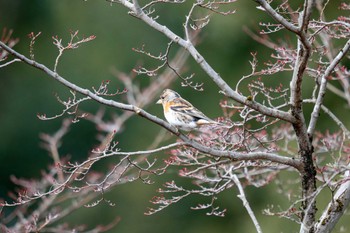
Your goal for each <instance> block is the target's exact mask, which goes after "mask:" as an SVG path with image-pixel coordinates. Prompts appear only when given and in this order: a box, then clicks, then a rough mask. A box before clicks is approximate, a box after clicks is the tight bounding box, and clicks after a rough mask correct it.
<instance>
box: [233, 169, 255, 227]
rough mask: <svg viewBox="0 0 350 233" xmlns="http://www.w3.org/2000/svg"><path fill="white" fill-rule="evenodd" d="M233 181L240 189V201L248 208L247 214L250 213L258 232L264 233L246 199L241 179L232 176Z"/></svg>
mask: <svg viewBox="0 0 350 233" xmlns="http://www.w3.org/2000/svg"><path fill="white" fill-rule="evenodd" d="M232 180H233V182H234V183H235V184H236V186H237V188H238V191H239V195H237V197H238V198H239V199H241V200H242V202H243V206H244V207H245V208H246V210H247V212H248V214H249V217H250V218H251V219H252V221H253V223H254V226H255V229H256V231H257V232H258V233H262V230H261V227H260V225H259V222H258V220H257V219H256V217H255V215H254V212H253V210H252V208H250V205H249V202H248V201H247V198H246V197H245V194H244V190H243V187H242V185H241V182H240V181H239V179H238V177H237V175H236V174H234V175H233V176H232Z"/></svg>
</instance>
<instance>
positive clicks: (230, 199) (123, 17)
mask: <svg viewBox="0 0 350 233" xmlns="http://www.w3.org/2000/svg"><path fill="white" fill-rule="evenodd" d="M336 2H337V1H336ZM189 4H190V3H189ZM189 4H184V5H167V4H164V5H159V6H158V7H157V10H158V13H159V15H160V19H159V21H160V22H162V23H164V24H166V25H169V28H171V29H173V30H174V31H175V32H177V33H179V34H180V35H182V23H183V21H184V17H185V14H186V10H188V7H189V6H190V5H189ZM255 7H256V5H255V4H254V2H253V1H238V2H237V3H236V4H235V8H236V9H237V13H236V14H234V15H231V16H228V17H224V16H220V15H214V16H213V17H212V21H211V23H210V24H209V25H208V27H207V28H205V29H204V30H203V32H202V33H201V41H202V42H201V43H200V45H199V46H198V48H199V51H200V52H202V54H203V56H204V57H205V58H206V59H207V60H208V62H209V63H210V64H211V65H212V66H213V67H214V68H215V69H216V70H217V71H218V72H219V73H220V74H221V76H222V77H224V79H225V80H226V81H228V83H229V84H232V85H233V84H234V83H236V81H237V80H238V78H239V77H241V76H242V75H244V74H248V73H249V71H250V65H249V63H248V61H249V60H250V59H251V56H250V52H254V51H258V58H259V60H261V61H262V60H264V59H265V60H267V59H268V58H269V56H270V54H271V52H272V51H271V50H269V49H267V48H265V47H262V46H261V45H259V44H258V43H256V42H255V41H253V40H252V39H251V38H250V37H249V36H248V35H247V34H246V33H244V31H243V26H247V27H249V28H251V29H253V30H255V29H258V28H257V27H258V26H257V25H258V22H260V21H263V20H268V21H270V19H269V18H268V16H267V15H266V14H265V13H263V12H261V11H259V10H257V9H256V8H255ZM5 27H6V28H8V29H13V30H14V37H18V38H20V43H19V44H18V45H16V46H15V49H16V50H17V51H20V52H22V53H24V54H26V55H28V54H29V38H28V37H27V34H29V33H30V32H34V33H36V32H39V31H40V32H42V35H41V36H40V37H39V38H38V39H37V41H36V44H35V58H36V60H37V61H39V62H42V63H44V64H45V65H47V66H48V67H51V68H52V67H53V65H54V60H55V58H56V55H57V49H56V47H55V46H54V45H53V44H52V39H51V37H52V36H55V35H58V36H59V37H62V38H63V39H64V40H66V41H67V40H68V39H69V31H70V30H79V35H86V36H89V35H92V34H93V35H96V37H97V38H96V39H95V40H94V41H93V42H89V43H87V44H84V45H83V46H82V47H81V48H79V49H78V50H74V51H68V52H66V53H65V54H64V55H63V59H62V60H61V63H60V65H59V67H58V72H59V73H60V74H61V75H62V76H63V77H65V78H67V79H68V80H70V81H72V82H73V83H76V84H78V85H81V86H83V87H87V88H90V87H91V86H98V85H99V84H100V83H101V81H102V80H112V86H114V87H115V88H116V89H118V88H119V89H123V88H124V87H123V86H122V85H121V83H120V82H119V81H118V80H117V79H116V78H115V77H114V76H113V74H112V70H113V69H117V70H119V71H122V72H125V73H127V74H128V73H131V72H132V69H133V68H134V67H135V66H136V65H137V64H140V63H141V64H145V65H150V66H152V65H153V66H155V65H156V64H154V63H152V62H153V61H151V60H150V59H148V58H147V57H143V56H141V55H140V54H137V53H135V52H133V51H132V48H137V47H141V46H142V45H143V44H145V45H146V49H147V50H149V51H151V52H153V53H154V54H158V53H159V52H161V51H164V49H165V48H166V44H167V43H168V40H167V39H166V38H165V37H164V36H162V35H160V33H158V32H156V31H154V30H153V29H150V28H148V27H147V26H145V24H144V23H143V22H141V21H139V20H137V19H135V18H133V17H131V16H129V15H128V14H127V10H126V9H124V8H123V7H122V6H120V5H117V4H115V5H110V4H109V3H108V2H106V1H92V0H90V1H78V0H74V1H73V0H71V1H55V0H31V1H21V0H11V1H6V0H0V29H1V28H5ZM275 37H279V38H284V39H287V40H291V41H293V38H290V37H289V35H288V33H286V32H283V33H277V34H276V35H275ZM173 53H175V50H174V51H173ZM187 68H188V69H187V70H188V73H195V74H196V76H195V80H194V81H195V82H204V89H205V91H204V93H202V92H194V91H193V90H192V89H190V88H182V87H181V85H180V81H176V82H175V83H174V84H173V86H172V88H174V89H175V90H177V91H178V92H180V93H181V95H182V96H183V97H185V98H186V99H188V100H190V101H191V102H192V103H193V104H194V105H195V106H197V107H198V108H199V109H202V110H203V111H204V112H205V113H206V114H207V115H208V116H210V117H212V118H215V117H217V116H220V115H221V109H220V107H219V105H218V103H219V101H220V98H221V96H220V95H219V94H218V89H217V88H216V87H215V85H213V83H212V82H211V81H210V80H209V79H208V78H207V77H206V76H205V74H204V73H203V72H202V71H201V70H200V69H199V67H198V65H196V64H195V63H194V62H193V61H192V60H189V61H188V65H187ZM286 77H288V74H286ZM286 77H282V76H280V77H274V78H273V79H272V80H271V81H270V84H271V85H276V86H277V85H279V83H285V84H286V83H287V82H286ZM154 78H157V77H153V79H154ZM150 79H151V78H149V77H146V76H141V75H140V76H137V77H136V78H135V80H134V81H135V82H138V83H140V85H141V86H145V85H147V84H148V83H149V82H150ZM0 83H1V84H0V129H1V130H0V198H2V199H7V194H8V192H9V191H12V190H14V189H15V187H14V186H13V184H12V183H11V180H10V176H12V175H13V176H16V177H25V178H38V177H40V175H41V172H42V171H43V170H45V169H46V168H47V166H48V164H50V163H51V162H52V161H51V159H50V157H49V156H48V155H47V152H46V151H45V150H44V149H42V148H41V147H40V139H39V134H40V133H41V132H45V133H53V132H55V131H56V130H57V129H58V128H59V126H60V125H61V121H60V119H56V120H53V121H41V120H39V119H38V118H37V117H36V114H37V113H46V114H47V115H48V116H50V115H55V114H57V113H59V112H60V109H61V106H60V105H59V104H58V103H57V101H56V99H55V93H58V94H59V95H60V96H61V97H62V98H63V97H64V96H65V95H67V94H68V91H67V90H66V88H64V87H62V86H61V85H60V84H58V83H56V82H55V81H53V80H52V79H50V78H48V77H46V76H45V74H43V73H41V72H38V71H37V70H34V69H33V68H31V67H28V66H26V65H23V64H20V63H15V64H13V65H11V66H7V67H5V68H3V69H0ZM306 84H307V82H306ZM310 91H312V86H307V85H306V86H305V92H306V93H309V92H310ZM116 98H121V97H116ZM333 98H334V96H332V95H328V96H327V99H326V104H327V102H328V103H331V102H332V101H333V102H332V103H333V104H332V108H333V110H335V113H336V114H338V115H339V116H344V115H345V116H346V114H347V112H348V109H345V110H344V105H345V103H342V102H339V101H334V99H333ZM81 108H82V109H84V110H87V111H90V112H95V111H96V110H97V109H98V108H99V105H98V104H96V103H93V102H90V103H88V104H86V103H85V104H84V105H82V106H81ZM148 111H150V112H151V113H153V114H156V115H157V116H162V110H161V108H160V106H157V105H151V106H150V107H149V108H148ZM114 112H116V110H114V109H108V114H109V115H111V114H112V113H114ZM117 112H118V111H117ZM108 114H107V116H108ZM347 124H348V125H349V123H347ZM321 125H323V126H324V127H325V128H326V127H327V128H328V129H329V130H330V131H332V130H334V128H332V125H330V124H329V122H327V119H324V120H323V122H321ZM125 129H126V130H124V131H122V132H121V133H120V134H118V135H117V137H116V140H117V141H119V142H120V144H119V145H120V147H121V149H122V150H125V151H130V150H139V149H143V148H146V147H147V145H149V144H150V143H151V142H152V138H154V137H155V135H156V134H157V132H158V131H159V130H160V129H159V127H158V126H155V125H152V124H150V123H149V122H146V121H145V120H143V119H140V118H138V117H132V118H131V119H130V120H129V121H128V122H127V125H126V128H125ZM96 132H97V131H96V129H95V127H94V125H93V124H91V123H89V122H87V121H84V120H82V121H80V122H79V123H78V124H74V125H73V126H72V127H71V131H70V133H69V134H68V135H67V136H66V137H65V139H64V142H63V143H64V144H63V147H62V148H61V151H60V153H61V154H62V155H69V156H70V157H71V160H72V161H81V160H83V159H84V158H85V157H86V154H87V153H88V152H89V151H90V150H91V149H92V148H93V145H94V144H96V143H97V140H96ZM166 156H168V155H167V154H159V155H158V157H159V158H160V159H162V158H163V157H166ZM176 176H177V174H176V173H175V172H171V171H168V174H167V175H166V176H165V177H160V178H157V182H156V183H155V184H154V185H151V186H146V185H145V184H142V183H141V182H134V183H131V184H126V185H122V186H119V187H117V188H116V189H114V190H113V191H112V192H110V193H108V198H109V199H111V200H113V201H114V202H115V203H116V206H115V207H109V206H107V205H104V204H100V205H98V206H97V207H94V208H83V209H81V210H79V211H77V212H76V213H74V214H73V215H72V216H71V217H69V218H67V219H66V220H67V221H68V222H69V223H70V224H72V225H77V224H87V225H91V226H94V225H98V224H103V223H108V222H109V221H111V220H112V219H114V218H115V217H116V216H120V217H121V220H122V221H121V222H120V223H119V224H118V225H117V227H116V229H115V231H118V232H164V231H166V232H169V233H171V232H179V231H181V232H189V233H191V232H203V233H205V232H221V231H224V232H225V231H231V232H232V231H233V232H253V231H254V228H253V225H252V223H251V221H250V219H249V218H248V215H247V214H246V211H245V209H244V208H243V206H242V204H241V202H240V200H239V199H238V198H236V195H237V191H236V190H235V188H233V189H231V190H228V191H226V192H224V193H223V194H222V195H221V196H220V198H219V203H221V204H222V205H221V206H222V207H224V208H227V214H226V217H224V218H218V217H208V216H205V213H204V212H198V211H193V210H190V207H191V206H194V205H196V204H197V203H198V202H201V200H202V199H201V198H200V197H198V196H190V197H189V198H187V199H186V200H185V201H182V202H180V203H177V204H175V205H173V206H171V207H169V208H167V209H166V210H165V211H162V212H161V213H158V214H156V215H153V216H145V215H144V214H143V213H144V212H145V211H146V208H147V207H148V206H151V203H149V200H150V199H151V198H152V197H153V196H154V195H156V192H155V190H156V189H157V188H158V187H160V186H161V184H162V183H163V182H164V181H165V180H172V179H176ZM286 176H290V174H286ZM295 177H296V176H295ZM280 180H282V182H283V177H281V179H280ZM295 188H298V187H295ZM277 190H278V189H277V185H276V184H275V183H273V184H270V185H268V186H266V187H264V188H259V189H258V188H254V187H248V188H247V189H246V193H247V197H248V200H250V202H251V206H252V208H253V210H255V213H256V215H257V218H258V220H259V221H260V223H261V226H262V228H263V230H264V231H265V232H296V231H297V229H298V226H297V225H295V224H293V223H291V222H289V221H287V220H285V219H278V218H275V217H268V216H265V215H262V209H264V208H266V207H267V205H270V204H272V205H273V204H275V205H276V204H280V205H281V207H287V202H284V200H283V197H282V196H280V195H278V193H277ZM7 200H8V199H7ZM318 201H319V203H322V197H321V198H320V200H318ZM284 204H285V205H284ZM5 211H9V210H5ZM343 222H344V220H343V221H342V222H341V223H340V224H338V225H339V226H340V225H344V223H343ZM339 226H338V228H337V230H339ZM115 231H114V230H113V231H111V232H115Z"/></svg>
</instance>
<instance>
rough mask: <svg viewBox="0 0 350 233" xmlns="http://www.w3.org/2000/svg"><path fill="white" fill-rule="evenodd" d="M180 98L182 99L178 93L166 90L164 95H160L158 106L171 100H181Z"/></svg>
mask: <svg viewBox="0 0 350 233" xmlns="http://www.w3.org/2000/svg"><path fill="white" fill-rule="evenodd" d="M179 97H180V95H179V94H178V93H177V92H175V91H173V90H170V89H165V90H164V91H163V93H162V94H161V95H160V98H159V100H158V101H157V104H162V103H164V102H168V101H170V100H173V99H175V98H179Z"/></svg>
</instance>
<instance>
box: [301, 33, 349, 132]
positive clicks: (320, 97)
mask: <svg viewBox="0 0 350 233" xmlns="http://www.w3.org/2000/svg"><path fill="white" fill-rule="evenodd" d="M349 49H350V39H349V40H348V41H347V42H346V44H345V45H344V47H343V48H342V49H341V50H340V51H339V53H338V55H337V56H336V57H335V58H334V60H333V61H332V62H331V64H330V65H329V66H328V67H327V69H326V71H325V72H324V74H323V75H322V77H321V85H320V90H319V93H318V95H317V100H316V104H315V106H314V109H313V111H312V114H311V120H310V124H309V127H308V130H307V132H308V134H309V135H312V134H313V133H314V131H315V127H316V123H317V120H318V117H319V115H320V110H321V106H322V103H323V99H324V96H325V94H326V90H327V83H328V77H329V76H330V75H331V73H332V72H333V71H334V69H335V67H336V66H337V65H338V63H339V62H340V60H341V59H342V58H343V57H344V56H345V54H346V53H347V52H348V51H349Z"/></svg>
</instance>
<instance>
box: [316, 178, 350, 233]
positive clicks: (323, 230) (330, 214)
mask: <svg viewBox="0 0 350 233" xmlns="http://www.w3.org/2000/svg"><path fill="white" fill-rule="evenodd" d="M349 179H350V171H346V172H345V174H344V181H343V183H342V184H341V185H340V187H339V189H338V190H337V192H336V193H335V194H334V197H333V199H332V200H331V201H330V203H329V204H328V206H327V208H326V209H325V210H324V211H323V213H322V216H321V217H320V219H319V221H318V222H317V224H316V227H315V232H316V233H328V232H331V231H332V230H333V229H334V227H335V225H336V224H337V222H338V221H339V219H340V218H341V217H342V216H343V215H344V212H345V210H346V209H347V207H348V206H349V204H350V180H349Z"/></svg>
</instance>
